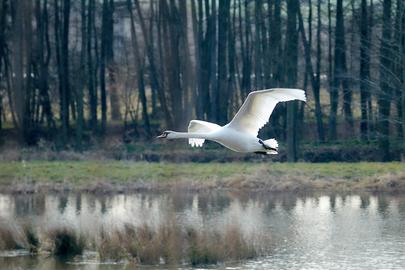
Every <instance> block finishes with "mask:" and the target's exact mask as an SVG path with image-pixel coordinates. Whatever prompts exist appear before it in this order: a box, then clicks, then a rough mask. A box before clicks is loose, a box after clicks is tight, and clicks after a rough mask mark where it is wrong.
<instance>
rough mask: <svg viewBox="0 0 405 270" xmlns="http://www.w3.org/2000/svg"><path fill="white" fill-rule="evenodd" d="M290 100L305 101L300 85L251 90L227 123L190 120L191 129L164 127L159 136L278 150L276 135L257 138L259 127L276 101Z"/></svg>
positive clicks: (247, 150) (270, 151)
mask: <svg viewBox="0 0 405 270" xmlns="http://www.w3.org/2000/svg"><path fill="white" fill-rule="evenodd" d="M290 100H302V101H304V102H305V101H306V97H305V92H304V91H303V90H301V89H289V88H272V89H266V90H260V91H254V92H251V93H250V94H249V95H248V97H247V98H246V100H245V102H244V103H243V105H242V107H241V108H240V109H239V111H238V113H237V114H236V115H235V116H234V118H233V119H232V121H231V122H229V123H228V124H226V125H225V126H222V127H221V126H220V125H217V124H214V123H210V122H206V121H201V120H191V121H190V124H189V125H188V132H176V131H170V130H167V131H164V132H163V134H162V135H160V136H158V138H166V139H181V138H188V143H189V144H190V145H191V146H193V147H201V146H202V145H203V144H204V141H205V140H211V141H214V142H217V143H219V144H221V145H223V146H225V147H226V148H229V149H231V150H233V151H236V152H242V153H252V152H254V153H258V154H267V155H269V154H277V153H278V152H277V150H278V143H277V141H276V140H275V139H269V140H261V139H259V138H257V134H258V132H259V129H261V128H262V127H263V126H264V125H265V124H267V122H268V121H269V118H270V115H271V113H272V112H273V110H274V107H276V105H277V103H279V102H283V101H290Z"/></svg>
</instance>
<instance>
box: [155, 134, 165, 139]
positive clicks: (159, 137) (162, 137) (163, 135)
mask: <svg viewBox="0 0 405 270" xmlns="http://www.w3.org/2000/svg"><path fill="white" fill-rule="evenodd" d="M164 138H166V134H164V133H163V134H162V135H159V136H157V137H156V139H164Z"/></svg>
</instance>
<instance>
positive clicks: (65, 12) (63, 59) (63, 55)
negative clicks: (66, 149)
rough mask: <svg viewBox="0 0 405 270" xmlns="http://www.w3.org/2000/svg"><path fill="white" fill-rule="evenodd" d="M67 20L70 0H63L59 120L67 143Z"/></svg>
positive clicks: (64, 141) (63, 137)
mask: <svg viewBox="0 0 405 270" xmlns="http://www.w3.org/2000/svg"><path fill="white" fill-rule="evenodd" d="M69 20H70V0H64V1H63V24H62V37H61V66H62V73H61V77H60V83H61V84H62V86H61V90H62V91H61V104H62V106H61V116H62V117H61V122H62V141H63V143H64V144H66V143H67V139H68V132H69V119H70V117H69V105H70V85H69V48H68V44H69Z"/></svg>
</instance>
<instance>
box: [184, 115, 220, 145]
mask: <svg viewBox="0 0 405 270" xmlns="http://www.w3.org/2000/svg"><path fill="white" fill-rule="evenodd" d="M220 127H221V126H220V125H217V124H214V123H210V122H206V121H201V120H191V121H190V124H188V133H204V132H206V133H209V132H212V131H214V130H217V129H218V128H220ZM204 141H205V140H204V139H196V138H190V139H188V143H189V144H190V145H191V146H196V147H201V146H202V145H203V143H204Z"/></svg>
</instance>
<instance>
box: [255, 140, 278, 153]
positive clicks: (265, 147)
mask: <svg viewBox="0 0 405 270" xmlns="http://www.w3.org/2000/svg"><path fill="white" fill-rule="evenodd" d="M259 143H260V144H261V145H262V146H263V147H264V149H266V150H272V151H276V152H277V148H273V147H270V146H268V145H266V144H265V143H264V142H263V141H262V140H260V139H259ZM259 153H260V152H259Z"/></svg>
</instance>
